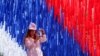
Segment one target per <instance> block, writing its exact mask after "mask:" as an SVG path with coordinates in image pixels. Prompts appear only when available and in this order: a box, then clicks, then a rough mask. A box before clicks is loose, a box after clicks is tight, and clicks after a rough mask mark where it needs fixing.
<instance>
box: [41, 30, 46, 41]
mask: <svg viewBox="0 0 100 56" xmlns="http://www.w3.org/2000/svg"><path fill="white" fill-rule="evenodd" d="M40 31H41V32H42V36H40V42H41V43H42V42H46V41H47V38H46V34H45V31H44V30H43V29H41V30H40Z"/></svg>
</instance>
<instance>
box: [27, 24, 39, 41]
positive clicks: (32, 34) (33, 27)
mask: <svg viewBox="0 0 100 56" xmlns="http://www.w3.org/2000/svg"><path fill="white" fill-rule="evenodd" d="M36 30H37V28H36V24H35V23H32V22H31V23H30V25H29V28H28V31H27V35H26V37H29V38H33V39H36V38H37V36H36V35H37V31H36Z"/></svg>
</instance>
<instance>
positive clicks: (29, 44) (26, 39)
mask: <svg viewBox="0 0 100 56" xmlns="http://www.w3.org/2000/svg"><path fill="white" fill-rule="evenodd" d="M25 46H26V47H27V48H30V47H31V46H32V43H31V41H30V39H29V38H25Z"/></svg>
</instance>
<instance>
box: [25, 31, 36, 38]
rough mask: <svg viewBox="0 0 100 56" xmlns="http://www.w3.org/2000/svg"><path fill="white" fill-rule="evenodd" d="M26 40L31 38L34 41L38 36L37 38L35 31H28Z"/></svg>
mask: <svg viewBox="0 0 100 56" xmlns="http://www.w3.org/2000/svg"><path fill="white" fill-rule="evenodd" d="M32 31H34V33H33V35H32V36H31V32H32ZM25 37H26V38H33V39H36V38H37V37H38V36H37V31H36V30H28V31H27V33H26V36H25Z"/></svg>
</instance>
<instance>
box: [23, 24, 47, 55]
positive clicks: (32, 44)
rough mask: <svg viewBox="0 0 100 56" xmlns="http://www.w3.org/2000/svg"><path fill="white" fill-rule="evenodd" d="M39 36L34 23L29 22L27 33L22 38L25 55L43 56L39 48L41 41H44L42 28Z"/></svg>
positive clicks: (44, 35) (44, 36)
mask: <svg viewBox="0 0 100 56" xmlns="http://www.w3.org/2000/svg"><path fill="white" fill-rule="evenodd" d="M40 32H41V34H42V35H41V36H39V35H38V34H37V31H36V25H35V24H34V23H30V25H29V29H28V32H27V35H26V37H25V39H24V42H25V46H26V48H27V56H43V53H42V50H41V43H43V42H45V41H46V40H47V39H46V34H45V32H44V30H40Z"/></svg>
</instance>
